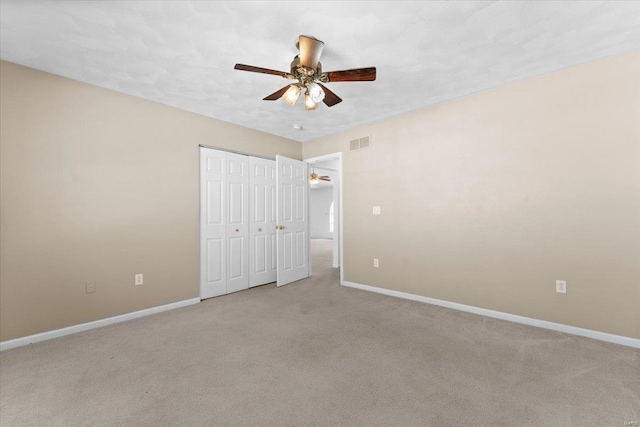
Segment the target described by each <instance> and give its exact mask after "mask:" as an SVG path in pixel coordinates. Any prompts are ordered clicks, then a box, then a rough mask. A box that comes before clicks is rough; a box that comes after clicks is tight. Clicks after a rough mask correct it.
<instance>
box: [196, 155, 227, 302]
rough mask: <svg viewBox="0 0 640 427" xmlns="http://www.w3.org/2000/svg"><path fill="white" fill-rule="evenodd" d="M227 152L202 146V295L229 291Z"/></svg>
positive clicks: (205, 296) (220, 293)
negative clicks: (227, 269) (226, 241)
mask: <svg viewBox="0 0 640 427" xmlns="http://www.w3.org/2000/svg"><path fill="white" fill-rule="evenodd" d="M225 182H226V153H224V152H221V151H217V150H212V149H210V148H200V298H202V299H205V298H211V297H215V296H218V295H224V294H226V293H227V285H226V274H225V273H226V268H225V261H226V256H225V238H226V211H225V206H224V201H225V199H226V197H225Z"/></svg>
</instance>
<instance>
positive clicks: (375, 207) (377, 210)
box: [373, 206, 380, 215]
mask: <svg viewBox="0 0 640 427" xmlns="http://www.w3.org/2000/svg"><path fill="white" fill-rule="evenodd" d="M373 214H374V215H380V206H374V207H373Z"/></svg>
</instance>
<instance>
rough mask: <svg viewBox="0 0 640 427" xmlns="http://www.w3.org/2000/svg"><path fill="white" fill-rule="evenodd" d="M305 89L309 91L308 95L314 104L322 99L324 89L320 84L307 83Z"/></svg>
mask: <svg viewBox="0 0 640 427" xmlns="http://www.w3.org/2000/svg"><path fill="white" fill-rule="evenodd" d="M307 91H308V92H309V96H311V99H312V100H313V102H315V103H316V104H319V103H321V102H322V100H323V99H324V90H322V88H321V87H320V85H319V84H318V83H316V82H311V83H309V86H307Z"/></svg>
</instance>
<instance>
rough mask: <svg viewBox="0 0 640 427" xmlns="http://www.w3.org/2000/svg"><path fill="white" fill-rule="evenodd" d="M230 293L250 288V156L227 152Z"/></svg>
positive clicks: (228, 280)
mask: <svg viewBox="0 0 640 427" xmlns="http://www.w3.org/2000/svg"><path fill="white" fill-rule="evenodd" d="M226 196H227V197H226V206H227V214H228V217H227V218H228V220H227V293H231V292H237V291H241V290H243V289H248V288H249V157H247V156H242V155H239V154H234V153H227V194H226Z"/></svg>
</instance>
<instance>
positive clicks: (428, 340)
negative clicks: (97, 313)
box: [0, 240, 640, 426]
mask: <svg viewBox="0 0 640 427" xmlns="http://www.w3.org/2000/svg"><path fill="white" fill-rule="evenodd" d="M328 242H329V243H328ZM313 244H314V250H313V251H312V253H313V272H314V275H313V277H311V278H309V279H306V280H303V281H300V282H298V283H293V284H290V285H288V286H285V287H283V288H276V287H275V285H266V286H261V287H258V288H254V289H251V290H248V291H242V292H238V293H235V294H231V295H227V296H224V297H219V298H214V299H210V300H206V301H204V302H202V303H201V304H197V305H194V306H189V307H185V308H182V309H178V310H173V311H170V312H165V313H161V314H157V315H153V316H149V317H146V318H142V319H137V320H133V321H129V322H125V323H120V324H117V325H112V326H108V327H104V328H100V329H96V330H92V331H88V332H84V333H80V334H76V335H71V336H68V337H63V338H59V339H55V340H51V341H46V342H42V343H39V344H34V345H30V346H27V347H21V348H17V349H13V350H8V351H5V352H2V353H1V354H0V362H1V363H0V403H1V406H0V424H1V425H2V426H23V425H48V426H51V425H53V426H75V425H91V426H114V425H128V426H165V425H170V426H181V425H184V426H197V425H202V426H211V425H225V426H226V425H246V426H265V425H272V426H301V425H309V426H312V425H348V426H354V425H388V426H411V425H415V426H418V425H419V426H449V425H476V426H477V425H487V426H489V425H490V426H502V425H504V426H513V425H518V426H542V425H544V426H587V425H588V426H605V425H623V424H624V422H625V421H632V422H633V421H639V420H640V351H639V350H635V349H632V348H627V347H623V346H618V345H614V344H608V343H603V342H599V341H594V340H591V339H587V338H581V337H575V336H571V335H566V334H562V333H559V332H553V331H548V330H544V329H538V328H534V327H529V326H524V325H519V324H514V323H509V322H505V321H500V320H495V319H491V318H485V317H482V316H478V315H474V314H469V313H464V312H459V311H454V310H450V309H446V308H443V307H437V306H430V305H427V304H423V303H419V302H414V301H407V300H402V299H397V298H393V297H387V296H383V295H378V294H373V293H368V292H365V291H360V290H356V289H350V288H345V287H341V286H339V285H338V270H336V269H333V268H331V246H330V241H322V240H314V242H313Z"/></svg>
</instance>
